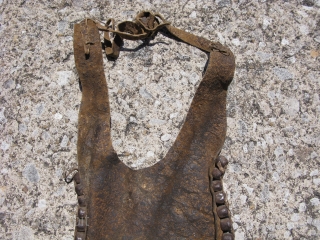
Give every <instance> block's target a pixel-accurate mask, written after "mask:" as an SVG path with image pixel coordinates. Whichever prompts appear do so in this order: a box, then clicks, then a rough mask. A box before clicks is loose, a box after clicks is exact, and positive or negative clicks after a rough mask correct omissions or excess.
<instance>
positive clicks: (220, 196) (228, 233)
mask: <svg viewBox="0 0 320 240" xmlns="http://www.w3.org/2000/svg"><path fill="white" fill-rule="evenodd" d="M227 165H228V160H227V159H226V158H225V157H223V156H219V157H218V158H217V159H216V161H215V167H214V168H213V170H212V183H211V187H212V190H213V195H214V196H213V198H214V204H215V207H214V208H215V209H216V213H217V217H218V218H219V219H217V222H218V223H220V229H221V230H222V231H223V235H222V240H234V233H233V229H232V221H231V218H230V211H229V209H228V207H227V202H226V196H225V193H224V192H223V186H222V178H223V174H224V172H225V168H226V166H227Z"/></svg>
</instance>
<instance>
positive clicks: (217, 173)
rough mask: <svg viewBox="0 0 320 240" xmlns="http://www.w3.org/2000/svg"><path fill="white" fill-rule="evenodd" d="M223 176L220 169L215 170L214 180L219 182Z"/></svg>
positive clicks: (213, 171)
mask: <svg viewBox="0 0 320 240" xmlns="http://www.w3.org/2000/svg"><path fill="white" fill-rule="evenodd" d="M221 176H222V173H221V172H220V171H219V169H218V168H214V169H213V170H212V178H213V179H214V180H219V179H220V178H221Z"/></svg>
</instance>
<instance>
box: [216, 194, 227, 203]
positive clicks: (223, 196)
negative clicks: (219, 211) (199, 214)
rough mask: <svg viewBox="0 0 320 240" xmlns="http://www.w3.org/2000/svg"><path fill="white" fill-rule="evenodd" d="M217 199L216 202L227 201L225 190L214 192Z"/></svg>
mask: <svg viewBox="0 0 320 240" xmlns="http://www.w3.org/2000/svg"><path fill="white" fill-rule="evenodd" d="M214 195H215V199H216V204H219V205H221V204H224V201H225V194H224V193H223V192H216V193H214Z"/></svg>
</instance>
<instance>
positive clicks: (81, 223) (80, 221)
mask: <svg viewBox="0 0 320 240" xmlns="http://www.w3.org/2000/svg"><path fill="white" fill-rule="evenodd" d="M85 222H86V221H85V220H84V219H78V223H77V226H76V228H77V230H78V232H85V231H86V226H85Z"/></svg>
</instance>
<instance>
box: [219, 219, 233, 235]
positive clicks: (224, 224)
mask: <svg viewBox="0 0 320 240" xmlns="http://www.w3.org/2000/svg"><path fill="white" fill-rule="evenodd" d="M220 226H221V229H222V231H224V232H229V231H231V229H232V222H231V219H230V218H224V219H221V220H220Z"/></svg>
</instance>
